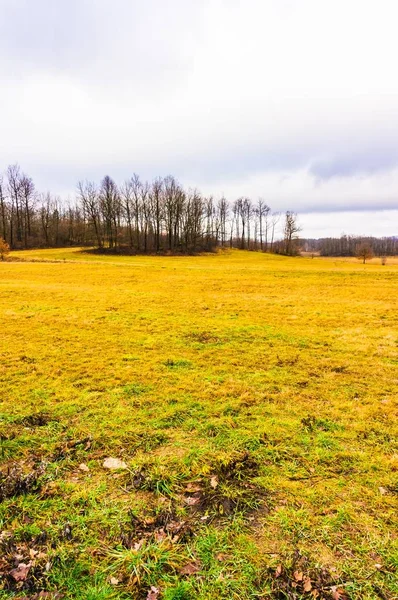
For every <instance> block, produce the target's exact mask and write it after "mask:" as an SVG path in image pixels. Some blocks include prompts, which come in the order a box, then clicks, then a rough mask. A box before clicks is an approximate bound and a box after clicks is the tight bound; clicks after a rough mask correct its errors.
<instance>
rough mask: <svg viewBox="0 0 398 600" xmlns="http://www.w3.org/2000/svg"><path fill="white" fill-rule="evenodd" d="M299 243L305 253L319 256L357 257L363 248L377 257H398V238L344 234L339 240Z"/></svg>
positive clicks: (327, 239)
mask: <svg viewBox="0 0 398 600" xmlns="http://www.w3.org/2000/svg"><path fill="white" fill-rule="evenodd" d="M299 243H300V246H301V247H302V248H303V250H305V251H306V252H316V253H319V254H320V255H321V256H357V255H358V252H359V250H360V249H364V248H368V249H369V250H370V251H371V253H372V254H374V255H375V256H378V257H383V256H398V236H389V237H381V238H376V237H371V236H358V235H345V234H344V235H342V236H340V237H339V238H332V237H328V238H320V239H317V240H314V239H302V240H300V242H299Z"/></svg>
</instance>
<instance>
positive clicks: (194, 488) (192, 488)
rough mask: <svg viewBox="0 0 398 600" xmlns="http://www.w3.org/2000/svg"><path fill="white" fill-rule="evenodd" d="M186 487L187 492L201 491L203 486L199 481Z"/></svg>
mask: <svg viewBox="0 0 398 600" xmlns="http://www.w3.org/2000/svg"><path fill="white" fill-rule="evenodd" d="M185 489H186V491H187V492H201V491H202V487H201V486H200V485H198V484H197V483H188V484H187V486H186V488H185Z"/></svg>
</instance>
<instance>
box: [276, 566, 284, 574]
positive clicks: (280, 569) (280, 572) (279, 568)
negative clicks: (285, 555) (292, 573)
mask: <svg viewBox="0 0 398 600" xmlns="http://www.w3.org/2000/svg"><path fill="white" fill-rule="evenodd" d="M282 571H283V567H282V565H278V566H277V567H276V569H275V577H280V576H281V575H282Z"/></svg>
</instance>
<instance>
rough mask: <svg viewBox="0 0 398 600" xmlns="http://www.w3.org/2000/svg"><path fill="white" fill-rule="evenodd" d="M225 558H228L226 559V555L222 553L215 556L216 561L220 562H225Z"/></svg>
mask: <svg viewBox="0 0 398 600" xmlns="http://www.w3.org/2000/svg"><path fill="white" fill-rule="evenodd" d="M226 558H228V557H227V555H226V554H224V553H223V552H219V553H218V554H217V555H216V559H217V560H219V561H220V562H223V561H224V560H226Z"/></svg>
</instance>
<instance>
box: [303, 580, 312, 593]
mask: <svg viewBox="0 0 398 600" xmlns="http://www.w3.org/2000/svg"><path fill="white" fill-rule="evenodd" d="M303 581H304V585H303V590H304V591H305V592H310V591H311V590H312V584H311V579H310V578H309V577H304V579H303Z"/></svg>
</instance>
